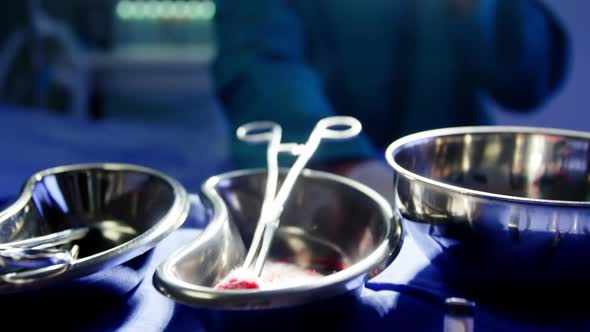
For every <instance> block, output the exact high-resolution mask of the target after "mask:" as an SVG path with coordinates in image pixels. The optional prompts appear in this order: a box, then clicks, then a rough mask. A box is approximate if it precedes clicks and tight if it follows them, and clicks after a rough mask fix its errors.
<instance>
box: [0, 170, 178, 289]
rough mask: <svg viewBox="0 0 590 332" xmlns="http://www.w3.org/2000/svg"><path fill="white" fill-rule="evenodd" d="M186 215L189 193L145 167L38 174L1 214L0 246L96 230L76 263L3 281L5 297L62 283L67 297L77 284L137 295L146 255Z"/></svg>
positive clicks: (0, 284) (85, 241) (81, 241)
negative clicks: (68, 288)
mask: <svg viewBox="0 0 590 332" xmlns="http://www.w3.org/2000/svg"><path fill="white" fill-rule="evenodd" d="M188 211H189V200H188V195H187V193H186V191H185V190H184V189H183V187H182V186H181V185H180V184H179V183H178V182H177V181H175V180H173V179H171V178H169V177H167V176H165V175H163V174H161V173H159V172H156V171H153V170H150V169H147V168H143V167H138V166H132V165H124V164H85V165H72V166H63V167H56V168H51V169H47V170H44V171H42V172H39V173H37V174H34V175H33V176H31V177H30V179H29V180H28V181H27V182H26V184H25V185H24V187H23V189H22V193H21V194H20V196H19V197H18V199H17V200H16V201H15V202H14V203H12V204H11V205H10V206H8V207H6V208H5V209H4V210H2V211H0V244H3V245H11V243H15V241H20V240H25V239H31V238H36V237H39V236H42V235H46V234H51V233H55V232H59V231H63V230H66V229H73V228H78V227H85V226H88V227H89V228H90V229H91V231H89V232H88V233H87V234H86V236H84V237H83V238H81V239H79V240H76V241H75V244H76V245H77V246H78V247H79V255H78V257H77V258H76V259H75V260H74V261H73V262H71V264H66V265H65V266H62V265H63V264H62V265H60V266H47V267H46V268H43V269H45V270H46V271H45V270H43V271H39V270H35V271H34V272H35V273H33V274H30V275H29V278H7V277H6V275H4V276H3V277H2V278H0V279H1V280H0V295H7V294H21V293H31V291H33V293H35V291H38V290H42V289H49V288H53V287H49V286H57V285H59V286H60V287H55V288H56V289H57V290H58V292H60V293H62V294H63V292H62V290H63V289H65V288H66V286H68V285H71V284H76V286H75V287H74V289H77V292H79V291H80V289H83V288H80V287H79V286H80V285H82V286H84V287H96V288H97V289H98V288H99V287H103V288H105V289H106V288H108V289H110V290H114V291H116V292H118V293H124V292H127V291H129V290H132V289H134V288H135V287H136V286H137V285H138V284H139V282H140V281H141V280H142V277H143V275H142V273H143V271H144V267H145V266H146V262H148V259H147V257H146V256H145V255H144V253H146V252H147V251H148V250H149V249H151V248H153V247H154V246H155V245H156V244H157V243H158V242H159V241H160V240H162V239H163V238H164V237H165V236H166V235H168V234H169V233H171V232H172V231H174V230H175V229H176V228H178V227H179V226H180V225H181V224H182V223H183V222H184V221H185V219H186V217H187V215H188ZM54 268H57V269H54ZM52 271H54V272H52ZM55 271H56V272H55ZM26 272H29V271H26ZM40 272H47V273H40ZM61 286H63V287H61Z"/></svg>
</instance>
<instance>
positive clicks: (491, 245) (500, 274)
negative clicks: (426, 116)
mask: <svg viewBox="0 0 590 332" xmlns="http://www.w3.org/2000/svg"><path fill="white" fill-rule="evenodd" d="M386 157H387V160H388V162H389V164H390V165H391V166H392V167H393V169H394V173H395V176H394V193H395V197H396V199H395V207H396V209H397V210H399V211H400V213H401V214H402V216H403V217H404V219H405V220H407V222H406V225H407V229H408V232H409V233H410V234H411V236H412V237H414V238H415V240H416V242H417V243H418V245H419V246H420V247H421V248H422V249H423V251H424V252H425V253H426V254H427V256H428V257H429V258H430V259H431V260H432V262H433V264H434V265H435V266H436V267H437V268H438V269H440V270H441V271H442V272H443V276H444V277H445V278H447V280H448V281H449V282H452V283H454V284H456V285H463V286H465V287H468V288H469V287H473V288H479V289H480V290H481V289H511V290H514V289H515V288H519V289H529V290H541V289H542V290H544V291H546V290H550V289H552V288H554V289H558V290H559V289H565V288H566V287H567V288H570V287H571V288H576V287H580V286H582V285H585V284H586V283H587V280H588V277H590V265H589V264H587V262H588V259H590V238H589V236H588V226H589V223H590V220H589V217H590V186H589V181H590V177H589V176H590V164H589V162H590V158H589V157H590V135H589V134H586V133H581V132H574V131H564V130H555V129H544V128H528V127H501V126H490V127H460V128H448V129H440V130H432V131H426V132H421V133H417V134H413V135H409V136H406V137H404V138H401V139H399V140H397V141H395V142H394V143H392V144H391V145H390V146H389V148H388V149H387V153H386Z"/></svg>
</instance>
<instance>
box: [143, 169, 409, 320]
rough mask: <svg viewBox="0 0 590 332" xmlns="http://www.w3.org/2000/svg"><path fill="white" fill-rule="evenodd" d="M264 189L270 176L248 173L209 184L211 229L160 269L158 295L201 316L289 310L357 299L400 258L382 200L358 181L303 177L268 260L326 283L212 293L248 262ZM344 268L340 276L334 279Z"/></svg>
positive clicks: (398, 234)
mask: <svg viewBox="0 0 590 332" xmlns="http://www.w3.org/2000/svg"><path fill="white" fill-rule="evenodd" d="M282 175H283V176H284V173H283V174H282ZM281 178H282V177H281ZM265 181H266V172H264V171H255V170H247V171H236V172H231V173H226V174H221V175H218V176H214V177H212V178H210V179H209V180H208V181H206V182H205V184H204V185H203V187H202V191H203V194H204V197H203V198H204V200H205V201H207V202H208V203H209V205H210V209H211V210H212V219H211V223H210V224H209V225H208V226H207V228H206V229H205V230H204V231H203V233H202V234H200V235H199V236H198V237H197V238H196V239H195V240H194V241H192V242H191V243H190V244H189V245H187V246H186V247H184V248H181V249H180V250H179V251H177V252H176V253H174V254H173V255H172V256H171V257H170V258H169V259H167V260H166V261H165V262H164V263H162V265H160V266H159V267H158V269H157V271H156V274H155V276H154V284H155V286H156V287H157V288H158V290H160V292H162V293H163V294H165V295H167V296H168V297H170V298H172V299H174V300H176V301H179V302H181V303H184V304H188V305H192V306H196V307H204V308H215V309H231V310H241V309H253V308H256V309H272V308H282V307H291V306H296V305H301V304H306V303H310V302H315V301H319V300H322V299H326V298H329V297H331V296H334V295H337V294H342V293H347V292H351V291H354V290H356V289H358V288H359V287H360V286H361V285H362V284H363V283H364V281H365V280H366V279H367V278H368V277H369V276H371V275H374V274H376V273H379V272H380V271H382V270H383V269H384V268H385V266H387V265H388V264H389V263H390V262H391V261H392V260H393V259H394V258H395V257H396V255H397V253H398V251H399V248H400V246H401V243H402V229H401V221H400V219H399V217H398V216H397V214H394V213H393V212H392V210H391V208H390V206H389V205H388V204H387V202H386V201H385V200H384V199H383V198H382V197H381V196H379V195H378V194H377V193H375V192H374V191H372V190H371V189H369V188H367V187H365V186H363V185H361V184H359V183H357V182H355V181H352V180H349V179H346V178H343V177H340V176H336V175H331V174H328V173H323V172H317V171H311V170H304V171H303V173H302V174H301V176H300V177H299V179H298V180H297V183H296V185H295V187H294V189H293V192H292V194H291V196H290V199H289V200H288V202H287V204H286V206H285V210H284V212H283V214H282V216H281V224H280V227H279V229H278V231H277V233H276V234H275V239H274V241H273V244H272V247H271V250H270V259H274V260H281V261H289V262H292V263H295V264H297V265H299V266H301V267H304V268H310V267H312V268H314V269H315V270H317V271H320V272H324V273H328V275H325V276H324V277H323V278H321V279H320V280H318V281H317V282H314V283H312V284H307V285H302V286H297V287H286V288H278V289H268V290H218V289H215V288H214V286H215V284H217V282H218V281H219V280H221V279H222V278H223V277H225V276H226V275H227V274H228V273H229V272H230V271H231V270H232V269H233V268H235V267H238V266H240V265H241V264H242V263H243V261H244V258H245V251H246V250H245V248H246V246H247V245H249V243H250V241H251V240H252V236H253V233H254V229H255V226H256V222H257V220H258V216H259V213H260V208H261V204H262V198H263V196H264V188H265ZM318 262H319V263H318ZM342 266H343V267H345V268H344V269H343V270H340V271H337V272H334V270H339V269H340V268H339V267H342Z"/></svg>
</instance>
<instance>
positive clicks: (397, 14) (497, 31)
mask: <svg viewBox="0 0 590 332" xmlns="http://www.w3.org/2000/svg"><path fill="white" fill-rule="evenodd" d="M216 5H217V13H216V18H215V26H216V34H217V38H218V55H217V58H216V61H215V64H214V69H213V73H214V77H215V82H216V89H217V93H218V96H219V97H220V99H221V101H222V103H223V106H224V107H225V110H226V112H227V114H228V117H229V119H230V123H231V125H232V126H233V128H234V129H235V127H237V126H239V125H240V124H243V123H246V122H249V121H253V120H272V121H276V122H278V123H280V124H281V125H282V126H283V127H284V130H285V135H284V137H285V138H284V140H286V141H292V140H295V141H304V140H305V138H306V137H307V135H308V134H309V132H310V130H311V129H312V128H313V126H314V125H315V123H316V122H317V121H318V120H319V119H321V118H323V117H326V116H331V115H351V116H354V117H356V118H358V119H359V120H360V121H361V122H362V124H363V136H362V137H360V138H357V139H354V140H351V141H349V142H346V143H340V142H338V143H326V144H325V145H324V146H323V148H321V149H320V151H318V155H317V156H316V157H317V158H316V165H319V164H323V165H330V167H335V168H336V169H337V170H338V171H339V172H340V173H344V174H354V173H355V172H360V173H364V174H365V175H367V174H369V175H371V176H370V177H372V178H373V180H372V181H373V183H369V184H370V185H374V186H381V185H383V183H386V186H390V183H391V182H389V181H388V180H387V181H385V179H384V178H381V177H380V176H379V174H382V175H383V176H385V177H386V174H389V173H391V172H390V171H389V170H387V167H386V166H385V164H384V162H382V161H381V160H383V151H384V149H385V148H386V147H387V145H388V144H389V143H391V142H392V141H393V140H395V139H396V138H399V137H400V136H403V135H406V134H409V133H413V132H417V131H421V130H426V129H432V128H440V127H450V126H464V125H482V124H489V123H490V117H489V114H488V112H487V111H486V109H485V105H484V100H492V101H494V102H495V103H497V104H499V105H501V106H503V107H505V108H507V109H510V110H513V111H516V112H529V111H531V110H534V109H536V108H537V107H538V106H540V105H541V104H543V103H544V102H545V101H546V100H547V99H548V98H549V97H550V96H551V95H552V94H553V93H554V92H555V91H556V90H557V89H558V87H559V86H560V83H561V82H562V80H563V78H564V73H565V72H566V69H567V59H568V40H567V36H566V33H565V31H564V28H563V27H562V26H561V24H560V22H558V20H557V19H556V17H555V16H553V15H552V13H551V12H550V11H549V10H548V9H547V7H546V6H544V4H543V3H542V2H541V1H536V0H292V1H289V0H248V1H243V0H217V1H216ZM328 144H329V145H328ZM234 147H235V149H234V152H235V157H236V159H237V162H238V164H239V166H241V167H252V166H255V167H261V166H264V165H265V161H264V157H265V154H264V153H261V152H254V151H255V150H252V148H251V147H249V146H247V145H245V144H244V143H239V142H236V143H235V146H234ZM353 177H354V176H353ZM360 177H363V176H360Z"/></svg>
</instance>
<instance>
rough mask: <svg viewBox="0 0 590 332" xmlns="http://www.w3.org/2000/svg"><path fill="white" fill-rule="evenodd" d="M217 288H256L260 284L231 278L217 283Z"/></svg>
mask: <svg viewBox="0 0 590 332" xmlns="http://www.w3.org/2000/svg"><path fill="white" fill-rule="evenodd" d="M217 288H218V289H258V288H260V285H258V283H257V282H256V281H250V280H240V279H237V278H231V279H229V280H228V281H227V282H225V283H223V284H221V285H218V286H217Z"/></svg>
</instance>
